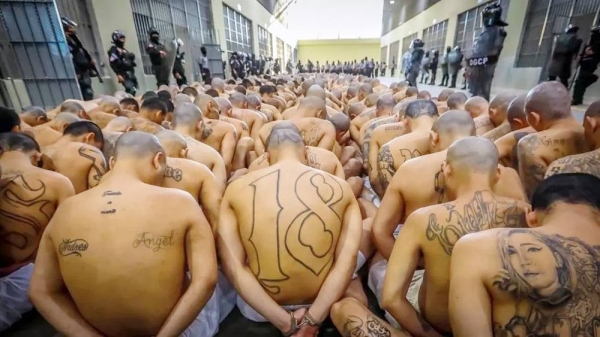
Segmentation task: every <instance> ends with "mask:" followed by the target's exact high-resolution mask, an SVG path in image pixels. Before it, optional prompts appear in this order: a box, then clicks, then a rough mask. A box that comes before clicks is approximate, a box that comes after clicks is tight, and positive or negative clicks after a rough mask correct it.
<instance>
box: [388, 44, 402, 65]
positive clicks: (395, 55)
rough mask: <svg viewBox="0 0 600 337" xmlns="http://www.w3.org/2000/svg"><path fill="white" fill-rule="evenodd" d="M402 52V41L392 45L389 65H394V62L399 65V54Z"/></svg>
mask: <svg viewBox="0 0 600 337" xmlns="http://www.w3.org/2000/svg"><path fill="white" fill-rule="evenodd" d="M399 52H400V41H396V42H394V43H392V44H391V45H390V57H389V60H388V64H389V65H392V64H393V63H394V62H396V64H398V62H399V59H398V53H399Z"/></svg>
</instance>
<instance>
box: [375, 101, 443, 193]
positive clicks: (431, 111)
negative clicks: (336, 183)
mask: <svg viewBox="0 0 600 337" xmlns="http://www.w3.org/2000/svg"><path fill="white" fill-rule="evenodd" d="M437 117H438V113H437V106H436V105H435V104H434V103H433V102H432V101H428V100H417V101H414V102H411V103H410V104H409V105H408V106H407V107H406V113H405V115H404V120H403V122H404V126H405V130H406V133H405V134H404V135H402V136H400V137H398V138H395V139H393V140H391V141H390V142H388V143H387V144H385V145H383V146H382V147H381V149H380V150H379V154H378V155H377V167H378V169H379V182H380V183H381V187H382V189H383V191H385V190H386V189H387V186H388V184H389V182H390V181H391V180H392V178H393V177H394V174H395V173H396V172H397V171H398V169H399V168H400V167H401V166H402V165H403V164H404V163H405V162H406V161H408V160H409V159H412V158H416V157H419V156H422V155H425V154H427V153H428V152H429V133H430V131H431V127H432V126H433V123H435V120H436V119H437Z"/></svg>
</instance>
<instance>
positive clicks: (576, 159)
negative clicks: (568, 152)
mask: <svg viewBox="0 0 600 337" xmlns="http://www.w3.org/2000/svg"><path fill="white" fill-rule="evenodd" d="M563 173H588V174H592V175H595V176H596V177H600V152H589V153H584V154H580V155H574V156H569V157H564V158H561V159H559V160H557V161H555V162H554V163H552V164H551V165H550V168H549V169H548V172H546V178H548V177H551V176H554V175H557V174H563Z"/></svg>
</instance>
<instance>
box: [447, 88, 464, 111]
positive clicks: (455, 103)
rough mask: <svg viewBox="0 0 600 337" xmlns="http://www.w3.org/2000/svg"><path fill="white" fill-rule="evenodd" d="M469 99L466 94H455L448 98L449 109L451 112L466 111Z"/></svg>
mask: <svg viewBox="0 0 600 337" xmlns="http://www.w3.org/2000/svg"><path fill="white" fill-rule="evenodd" d="M467 100H468V97H467V95H465V93H464V92H460V91H459V92H455V93H453V94H452V95H450V97H448V101H447V103H448V109H450V110H465V104H466V103H467Z"/></svg>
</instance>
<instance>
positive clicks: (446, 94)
mask: <svg viewBox="0 0 600 337" xmlns="http://www.w3.org/2000/svg"><path fill="white" fill-rule="evenodd" d="M453 93H454V90H452V89H444V90H442V92H440V94H439V95H438V101H439V102H446V101H447V100H448V97H450V95H452V94H453Z"/></svg>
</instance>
